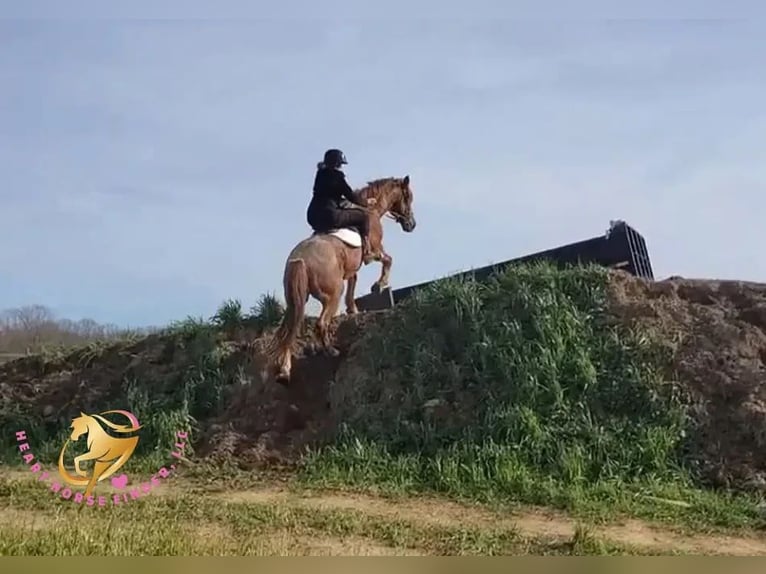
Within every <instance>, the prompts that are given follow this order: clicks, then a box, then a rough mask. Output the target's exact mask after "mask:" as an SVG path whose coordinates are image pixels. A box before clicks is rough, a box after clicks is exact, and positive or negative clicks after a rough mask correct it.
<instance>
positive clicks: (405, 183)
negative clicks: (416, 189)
mask: <svg viewBox="0 0 766 574" xmlns="http://www.w3.org/2000/svg"><path fill="white" fill-rule="evenodd" d="M402 182H403V183H404V185H409V184H410V176H409V175H405V176H404V179H403V180H402Z"/></svg>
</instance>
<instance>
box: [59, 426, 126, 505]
mask: <svg viewBox="0 0 766 574" xmlns="http://www.w3.org/2000/svg"><path fill="white" fill-rule="evenodd" d="M110 413H117V414H120V415H122V416H124V417H125V418H126V419H128V423H129V424H125V425H119V424H115V423H113V422H111V421H109V420H107V419H106V418H104V416H103V415H106V414H110ZM102 425H103V426H102ZM104 427H106V428H109V429H111V430H112V431H114V432H115V433H116V434H118V435H120V434H129V433H132V432H135V431H137V430H139V429H140V428H141V425H140V424H138V419H137V418H136V417H135V415H133V414H132V413H129V412H128V411H105V412H103V413H101V414H98V415H87V414H85V413H83V412H80V416H78V417H75V418H73V419H72V425H71V426H70V429H71V430H72V433H71V434H70V435H69V438H68V439H67V441H66V442H65V443H64V446H63V447H62V448H61V452H60V453H59V464H58V467H59V474H60V475H61V478H62V479H63V480H64V481H65V482H66V483H67V484H71V485H73V486H86V489H85V496H88V495H90V494H91V493H92V492H93V489H94V488H95V486H96V483H98V482H101V481H102V480H104V479H106V478H109V477H110V476H112V475H113V474H114V473H115V472H117V471H118V470H119V469H120V468H121V467H122V466H123V465H124V464H125V463H126V462H128V460H129V459H130V457H131V456H132V455H133V451H134V450H135V449H136V446H137V445H138V436H130V437H128V436H116V437H115V436H111V435H110V434H108V433H107V431H106V430H105V428H104ZM83 435H86V436H87V439H86V445H87V447H88V450H87V452H85V453H84V454H81V455H79V456H75V457H74V471H75V475H76V476H75V475H72V474H70V473H69V471H68V470H67V469H66V467H65V466H64V453H65V451H66V448H67V446H69V443H70V442H76V441H77V440H79V439H80V437H82V436H83ZM90 460H92V461H93V469H92V471H91V474H90V476H88V473H87V472H86V471H85V470H83V469H82V467H81V464H82V463H83V462H85V461H90Z"/></svg>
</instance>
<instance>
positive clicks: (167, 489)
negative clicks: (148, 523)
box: [0, 469, 766, 556]
mask: <svg viewBox="0 0 766 574" xmlns="http://www.w3.org/2000/svg"><path fill="white" fill-rule="evenodd" d="M0 476H2V477H3V478H6V479H12V480H13V479H15V480H27V479H29V478H30V477H29V474H28V473H26V472H24V471H16V470H10V469H0ZM187 486H188V485H186V484H180V483H179V482H175V481H174V482H168V483H165V484H164V485H163V487H162V488H159V489H156V490H155V491H153V493H152V496H162V497H165V496H170V497H172V496H177V495H179V494H180V493H182V492H184V490H185V488H186V487H187ZM107 490H111V489H110V488H109V487H108V486H107ZM207 496H209V497H212V498H216V499H220V500H222V501H226V502H232V503H237V504H248V503H256V504H273V505H280V506H287V507H291V506H292V507H303V508H315V509H317V510H348V511H356V512H360V513H362V514H365V515H368V516H374V517H376V518H381V519H384V520H401V521H406V522H410V523H413V524H416V525H421V526H430V525H435V526H445V527H460V526H470V527H475V528H486V529H493V530H515V531H516V532H518V533H519V534H520V535H521V536H523V537H525V538H530V539H533V538H546V539H560V540H562V541H564V540H571V539H572V537H573V536H574V535H575V532H576V529H577V526H578V522H577V521H576V520H574V519H572V518H571V517H569V516H567V515H566V514H563V513H561V512H555V511H549V510H545V509H530V508H526V509H519V510H516V511H515V512H513V513H509V512H504V513H499V512H493V511H491V510H488V509H484V508H480V507H477V506H470V505H463V504H459V503H456V502H452V501H447V500H442V499H438V498H428V497H418V498H406V499H397V500H393V499H386V498H381V497H375V496H369V495H361V494H351V493H335V492H313V493H308V492H301V493H296V492H293V491H290V490H288V489H286V488H283V487H279V486H266V485H264V486H259V487H255V488H253V489H252V490H246V491H238V490H231V491H223V492H221V491H210V492H209V493H208V494H207ZM16 514H17V513H14V511H13V509H10V508H9V509H6V511H5V512H4V513H3V516H0V522H5V523H7V521H8V520H15V519H17V518H18V516H17V515H16ZM588 530H589V532H590V533H591V534H592V535H594V536H596V537H598V538H599V539H600V540H603V541H604V542H611V543H614V544H619V545H621V546H629V547H635V548H639V549H643V550H653V551H660V552H663V551H670V550H676V551H682V552H685V553H692V554H727V555H735V556H766V536H757V535H756V534H753V535H750V536H728V535H699V534H696V535H683V534H679V533H677V532H673V531H671V530H668V529H664V528H662V527H660V526H655V525H649V524H647V523H645V522H642V521H640V520H633V519H629V520H624V521H623V522H622V523H619V524H609V525H605V526H590V527H589V528H588ZM348 543H349V541H346V542H345V543H344V546H343V548H341V547H340V546H338V542H337V541H334V540H333V539H332V537H328V538H327V540H324V541H319V540H317V539H315V540H314V544H313V546H317V545H318V546H321V547H323V548H322V550H320V552H322V551H324V552H327V551H329V552H330V553H343V552H344V551H347V552H350V553H354V554H356V553H358V552H359V551H360V549H361V542H360V543H359V544H360V548H351V547H349V546H348ZM366 545H367V546H369V541H368V542H367V543H366ZM316 550H319V549H318V548H316ZM369 551H371V553H373V554H380V553H384V552H383V549H378V548H374V549H373V548H370V549H369Z"/></svg>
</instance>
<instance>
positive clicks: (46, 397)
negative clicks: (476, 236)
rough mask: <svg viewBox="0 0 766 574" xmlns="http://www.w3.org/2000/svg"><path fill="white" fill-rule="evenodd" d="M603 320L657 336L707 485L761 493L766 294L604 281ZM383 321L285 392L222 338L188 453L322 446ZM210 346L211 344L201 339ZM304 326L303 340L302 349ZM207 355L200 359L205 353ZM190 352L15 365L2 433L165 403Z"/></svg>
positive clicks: (264, 458) (353, 334)
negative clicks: (336, 404)
mask: <svg viewBox="0 0 766 574" xmlns="http://www.w3.org/2000/svg"><path fill="white" fill-rule="evenodd" d="M610 285H611V287H610V298H609V302H608V307H609V314H610V315H612V316H613V317H614V318H615V319H616V320H617V321H619V322H621V323H623V324H627V325H630V326H640V327H641V328H642V329H648V330H650V331H651V332H652V333H654V334H656V335H657V336H659V337H660V339H661V340H662V341H663V342H664V344H665V347H666V349H667V350H668V351H669V353H670V356H671V357H672V358H671V359H670V361H669V365H668V372H667V377H668V379H671V378H672V379H675V380H677V381H678V382H680V384H681V387H682V388H683V389H684V390H685V392H686V393H687V394H688V395H689V397H690V399H691V401H692V403H693V418H694V421H695V424H696V425H697V428H696V430H695V432H694V436H693V441H695V444H696V449H695V450H697V451H699V452H702V453H704V456H703V457H702V459H701V460H700V461H699V464H700V468H699V472H700V473H701V475H702V476H703V477H704V478H706V479H707V480H708V481H709V482H712V483H714V484H717V485H730V486H737V487H748V488H752V487H756V488H762V487H764V486H766V457H764V456H762V455H761V454H760V453H763V452H766V448H764V447H766V424H765V423H766V369H765V368H764V365H765V364H766V285H762V284H753V283H744V282H735V281H707V280H688V279H669V280H665V281H658V282H648V281H643V280H639V279H635V278H633V277H631V276H628V275H626V274H624V273H620V272H614V273H612V280H611V284H610ZM381 316H384V314H375V313H371V314H362V315H359V316H357V317H354V318H349V317H339V318H338V319H336V321H335V328H336V345H337V347H338V348H339V350H340V351H341V354H340V356H338V357H337V358H330V357H325V356H322V355H312V354H306V353H303V352H301V353H299V354H298V356H297V357H296V358H295V360H294V367H293V369H294V370H293V378H292V382H291V385H290V387H289V388H287V389H285V388H284V387H281V386H279V385H276V384H273V383H271V382H269V381H264V380H263V377H262V371H263V367H264V359H263V354H262V347H263V345H264V342H265V341H264V339H263V338H261V339H253V334H252V333H248V332H242V333H240V335H239V336H238V338H237V339H236V340H231V339H230V338H227V337H226V336H224V335H223V334H221V333H217V334H215V335H214V336H213V335H211V337H213V339H214V341H213V343H210V345H213V346H214V347H216V348H226V349H227V351H226V353H225V359H223V360H222V362H221V363H220V365H217V366H216V369H218V371H216V372H219V371H220V372H224V373H226V375H225V384H223V385H222V386H223V393H224V394H223V396H222V401H221V404H222V410H220V411H218V412H211V413H210V415H209V416H208V415H196V416H195V418H197V421H198V423H199V425H200V430H201V434H200V439H199V442H198V444H197V445H196V448H197V453H198V454H199V455H201V456H206V457H212V458H227V459H234V460H236V461H237V462H238V463H239V464H241V465H243V466H245V467H253V466H259V465H275V464H280V465H281V464H284V465H289V464H292V463H294V462H295V461H296V460H297V459H298V458H299V456H300V454H301V453H302V452H303V451H304V449H305V448H306V447H307V446H309V445H314V444H317V443H321V442H322V441H323V440H325V439H326V438H327V437H329V436H330V435H331V434H332V433H333V432H334V431H335V430H336V429H337V427H338V424H339V423H340V422H342V421H338V420H335V415H334V413H333V412H332V410H331V408H330V404H329V397H330V395H331V394H332V385H333V384H334V383H335V378H336V374H337V373H338V369H339V368H340V367H341V366H343V370H344V371H345V372H347V373H348V372H349V371H350V370H351V371H353V369H354V365H353V364H351V363H352V362H353V361H354V355H355V353H354V349H353V347H354V344H355V343H357V341H359V339H360V336H361V335H362V334H363V333H364V332H365V330H369V329H374V328H375V322H376V321H377V320H379V318H380V317H381ZM211 340H212V339H211ZM312 340H313V338H312V334H311V329H310V326H307V328H306V331H305V332H304V335H303V342H304V343H306V342H312ZM206 352H207V351H206ZM195 353H198V351H195V349H194V347H193V345H191V344H181V343H179V341H178V337H177V336H175V337H171V336H170V335H165V336H160V335H152V336H149V337H147V338H145V339H142V340H141V341H138V342H135V343H131V344H124V345H112V346H109V347H105V348H103V349H98V350H94V349H93V348H87V349H83V350H79V351H77V352H74V353H70V354H68V355H66V356H60V357H54V358H51V357H47V358H46V357H37V356H36V357H25V358H23V359H18V360H15V361H12V362H9V363H6V364H4V365H0V427H1V428H0V430H2V432H4V433H6V435H9V434H10V433H12V432H15V431H16V430H19V428H30V426H36V427H37V428H38V430H39V431H40V432H41V433H43V434H45V435H47V436H50V437H55V436H57V435H59V433H60V432H61V431H62V430H64V429H66V428H67V427H68V425H69V421H70V419H71V417H72V416H74V415H76V414H77V413H78V412H79V411H80V410H82V411H86V412H89V411H100V410H105V409H113V408H120V405H122V406H123V407H126V406H127V404H126V403H127V401H128V399H127V395H126V386H125V381H126V380H128V379H133V380H139V381H145V382H146V383H145V385H146V386H147V388H150V390H151V392H152V393H154V395H156V396H165V395H167V396H170V395H172V393H174V392H175V387H177V386H178V384H179V383H178V381H179V380H180V379H179V376H180V375H179V373H185V372H188V371H189V369H191V368H192V367H194V368H197V367H195V365H196V364H197V363H195V361H196V360H197V359H196V358H195V357H196V355H195Z"/></svg>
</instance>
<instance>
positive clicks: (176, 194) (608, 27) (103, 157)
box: [0, 5, 766, 325]
mask: <svg viewBox="0 0 766 574" xmlns="http://www.w3.org/2000/svg"><path fill="white" fill-rule="evenodd" d="M4 7H5V8H8V6H7V5H4ZM342 16H343V14H342V13H341V14H340V15H339V17H338V19H336V20H328V19H325V20H322V21H319V20H309V19H307V20H300V19H298V18H291V19H277V18H272V19H262V20H250V21H244V22H234V21H224V20H219V21H212V20H210V21H205V20H204V19H199V20H187V21H180V20H178V21H173V20H155V21H152V20H143V21H138V20H134V21H115V20H101V21H96V20H91V21H85V20H76V19H68V20H47V21H42V20H11V19H5V20H2V21H0V38H1V39H2V44H3V50H1V51H0V86H2V93H0V126H2V128H0V175H2V186H0V201H1V202H2V214H3V225H2V226H1V227H0V245H2V249H0V308H8V307H15V306H19V305H23V304H32V303H40V304H45V305H48V306H50V307H51V308H53V309H54V310H55V311H56V312H57V314H59V315H60V316H67V317H71V318H80V317H85V316H87V317H91V318H93V319H95V320H97V321H100V322H114V323H118V324H123V325H142V324H162V323H166V322H168V321H171V320H173V319H180V318H183V317H185V316H187V315H204V316H209V315H210V314H212V313H213V312H214V311H215V308H216V307H217V305H218V304H219V303H220V302H221V301H222V300H224V299H226V298H230V297H231V298H239V299H241V300H242V301H243V302H244V303H245V304H246V305H248V306H249V305H251V304H253V303H254V302H255V301H256V299H257V298H258V296H259V295H260V294H261V293H264V292H267V291H276V292H277V293H278V294H279V295H280V296H281V278H282V268H283V265H284V260H285V257H286V256H287V254H288V252H289V251H290V249H291V248H292V246H293V245H294V244H295V243H296V242H297V241H299V240H300V239H302V238H303V237H305V236H306V235H307V234H308V233H309V232H310V230H309V228H308V226H307V224H306V221H305V209H306V205H307V203H308V201H309V199H310V195H311V184H312V180H313V175H314V168H315V165H316V162H317V161H319V159H321V155H322V152H323V151H324V150H325V149H326V148H328V147H340V148H342V149H343V150H344V151H345V152H346V156H347V157H348V160H349V165H348V166H347V170H346V173H347V176H348V179H349V181H350V183H351V184H352V186H354V187H358V186H361V185H363V184H364V183H365V182H366V181H367V180H370V179H374V178H378V177H385V176H404V175H405V174H409V175H410V177H411V180H412V187H413V190H414V193H415V204H414V208H415V214H416V216H417V220H418V227H417V229H416V230H415V232H414V233H412V234H404V233H403V232H402V231H401V229H400V228H399V227H398V226H396V225H395V224H394V223H392V222H386V223H385V229H386V241H385V243H386V247H387V249H388V251H389V252H390V253H391V254H392V256H393V257H394V267H393V271H392V283H393V285H394V286H395V287H396V286H405V285H408V284H411V283H415V282H419V281H425V280H429V279H433V278H436V277H439V276H443V275H447V274H450V273H452V272H455V271H458V270H462V269H467V268H470V267H479V266H483V265H486V264H488V263H491V262H497V261H501V260H504V259H509V258H512V257H517V256H522V255H526V254H528V253H531V252H534V251H539V250H543V249H548V248H551V247H556V246H558V245H562V244H565V243H570V242H573V241H578V240H580V239H585V238H588V237H592V236H594V235H598V234H600V233H602V232H603V231H605V229H606V228H607V226H608V222H609V220H610V219H625V220H626V221H627V222H628V223H629V224H630V225H632V226H633V227H635V228H636V229H637V230H638V231H639V232H640V233H642V234H643V235H644V236H645V238H646V240H647V244H648V248H649V251H650V256H651V258H652V263H653V265H654V270H655V275H656V276H657V277H658V278H662V277H665V276H668V275H683V276H688V277H713V278H729V279H745V280H755V281H764V282H766V258H765V257H764V256H763V254H762V248H761V246H762V245H763V244H764V242H765V240H766V227H765V226H764V214H765V213H766V108H764V107H763V102H764V101H766V76H764V74H763V66H764V61H766V59H765V56H766V49H764V47H765V46H766V43H765V42H764V40H763V38H764V29H763V26H762V25H759V24H756V23H747V22H745V21H733V20H732V21H715V20H707V21H705V20H698V21H692V20H678V19H676V20H665V21H663V20H622V21H618V20H612V21H607V20H596V19H591V20H586V19H579V20H567V19H560V20H546V19H541V18H538V19H534V20H521V19H518V20H512V19H510V17H511V16H512V14H507V16H508V18H506V19H500V20H497V19H495V20H494V21H493V20H489V19H488V20H485V21H482V20H479V19H477V18H475V19H473V20H470V21H465V20H463V21H462V22H461V21H460V20H458V19H452V20H450V19H446V18H445V19H442V20H430V21H429V20H418V21H414V20H413V21H407V20H404V19H400V20H397V19H394V18H388V19H383V20H375V19H370V18H367V19H349V20H348V21H344V20H343V19H342ZM378 273H379V267H378V266H377V265H374V264H373V265H370V266H369V267H367V268H365V269H364V270H363V271H362V273H361V277H360V282H359V286H358V288H357V293H358V294H363V293H366V292H368V291H369V286H370V284H371V283H372V282H373V281H374V280H375V278H376V277H377V275H378Z"/></svg>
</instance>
